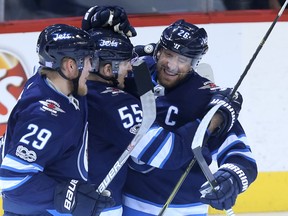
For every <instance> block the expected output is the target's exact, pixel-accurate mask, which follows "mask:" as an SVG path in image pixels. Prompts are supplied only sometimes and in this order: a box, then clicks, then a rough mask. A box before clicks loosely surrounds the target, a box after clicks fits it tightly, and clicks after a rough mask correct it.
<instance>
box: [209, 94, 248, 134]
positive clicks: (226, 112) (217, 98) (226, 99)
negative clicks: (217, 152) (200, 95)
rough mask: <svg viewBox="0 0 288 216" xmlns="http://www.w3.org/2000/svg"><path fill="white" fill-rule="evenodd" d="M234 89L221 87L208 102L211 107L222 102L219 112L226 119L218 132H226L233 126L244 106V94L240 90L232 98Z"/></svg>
mask: <svg viewBox="0 0 288 216" xmlns="http://www.w3.org/2000/svg"><path fill="white" fill-rule="evenodd" d="M232 91H233V89H232V88H225V89H220V90H219V91H217V92H216V93H215V94H214V95H213V96H212V98H211V100H210V102H209V104H208V108H209V109H210V108H211V107H213V106H215V105H216V104H219V103H221V104H222V106H221V107H220V108H219V110H218V113H221V115H222V117H223V119H224V121H223V123H222V125H221V126H220V130H219V131H218V134H222V133H226V132H228V131H229V130H230V129H231V128H232V127H233V125H234V123H235V122H236V120H237V119H238V116H239V113H240V110H241V107H242V103H243V98H242V95H241V94H240V93H239V92H236V93H235V94H234V96H233V97H232V98H231V95H230V94H231V92H232ZM218 134H217V135H218Z"/></svg>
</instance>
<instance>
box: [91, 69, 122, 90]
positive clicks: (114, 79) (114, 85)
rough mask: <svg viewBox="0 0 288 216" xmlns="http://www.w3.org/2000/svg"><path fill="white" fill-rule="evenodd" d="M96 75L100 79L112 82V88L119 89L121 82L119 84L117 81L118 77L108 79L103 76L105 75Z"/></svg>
mask: <svg viewBox="0 0 288 216" xmlns="http://www.w3.org/2000/svg"><path fill="white" fill-rule="evenodd" d="M96 74H97V75H98V76H99V77H101V78H102V79H104V80H107V81H110V82H112V86H113V87H117V86H118V84H119V82H118V80H117V78H116V77H106V76H103V75H102V74H101V73H99V72H96Z"/></svg>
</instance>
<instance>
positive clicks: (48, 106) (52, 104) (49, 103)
mask: <svg viewBox="0 0 288 216" xmlns="http://www.w3.org/2000/svg"><path fill="white" fill-rule="evenodd" d="M39 102H40V103H41V104H42V105H43V106H42V107H41V108H40V109H41V110H42V111H44V112H45V111H48V112H51V114H52V115H54V116H57V114H58V112H62V113H65V111H64V110H62V109H61V108H60V104H58V103H57V102H56V101H53V100H49V99H48V100H46V101H39Z"/></svg>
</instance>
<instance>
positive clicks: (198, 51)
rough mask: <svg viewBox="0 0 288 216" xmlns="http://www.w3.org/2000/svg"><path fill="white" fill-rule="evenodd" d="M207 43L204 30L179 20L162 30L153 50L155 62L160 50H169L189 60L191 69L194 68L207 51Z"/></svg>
mask: <svg viewBox="0 0 288 216" xmlns="http://www.w3.org/2000/svg"><path fill="white" fill-rule="evenodd" d="M207 42H208V36H207V33H206V31H205V29H203V28H198V27H197V26H195V25H193V24H191V23H187V22H185V20H183V19H181V20H178V21H176V22H174V23H172V24H171V25H170V26H168V27H167V28H165V29H164V31H163V32H162V35H161V38H160V40H159V42H158V44H157V47H156V48H155V52H154V57H155V58H156V60H157V57H158V52H159V49H160V48H164V49H169V50H171V51H173V52H176V53H178V54H180V55H183V56H186V57H188V58H191V59H192V67H195V66H197V65H198V64H199V62H200V60H201V59H202V57H203V55H205V54H206V52H207V50H208V44H207Z"/></svg>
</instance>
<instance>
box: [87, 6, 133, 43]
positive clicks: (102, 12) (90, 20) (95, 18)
mask: <svg viewBox="0 0 288 216" xmlns="http://www.w3.org/2000/svg"><path fill="white" fill-rule="evenodd" d="M102 27H112V28H113V29H114V31H115V32H118V33H123V34H125V35H126V36H127V37H134V36H136V35H137V33H136V30H135V28H134V27H133V26H131V25H130V22H129V20H128V16H127V13H126V11H125V10H124V9H123V8H122V7H119V6H94V7H91V8H90V9H89V10H88V11H87V12H86V14H85V15H84V17H83V19H82V29H84V30H86V31H89V30H91V29H93V28H102Z"/></svg>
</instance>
